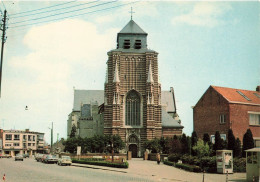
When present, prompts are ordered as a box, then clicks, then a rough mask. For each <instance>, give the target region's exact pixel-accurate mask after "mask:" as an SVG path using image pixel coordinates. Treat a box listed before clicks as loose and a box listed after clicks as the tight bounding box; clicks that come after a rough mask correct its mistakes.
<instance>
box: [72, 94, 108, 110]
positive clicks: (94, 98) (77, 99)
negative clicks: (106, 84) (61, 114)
mask: <svg viewBox="0 0 260 182" xmlns="http://www.w3.org/2000/svg"><path fill="white" fill-rule="evenodd" d="M95 102H97V104H98V105H101V104H102V103H103V102H104V90H74V103H73V111H80V107H81V104H91V103H95Z"/></svg>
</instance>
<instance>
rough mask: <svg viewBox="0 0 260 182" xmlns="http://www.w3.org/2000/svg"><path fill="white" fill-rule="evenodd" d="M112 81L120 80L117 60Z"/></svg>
mask: <svg viewBox="0 0 260 182" xmlns="http://www.w3.org/2000/svg"><path fill="white" fill-rule="evenodd" d="M113 82H115V83H117V82H120V80H119V73H118V68H117V61H116V66H115V73H114V80H113Z"/></svg>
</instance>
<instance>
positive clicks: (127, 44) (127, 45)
mask: <svg viewBox="0 0 260 182" xmlns="http://www.w3.org/2000/svg"><path fill="white" fill-rule="evenodd" d="M124 49H130V40H129V39H126V40H124Z"/></svg>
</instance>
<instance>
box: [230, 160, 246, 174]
mask: <svg viewBox="0 0 260 182" xmlns="http://www.w3.org/2000/svg"><path fill="white" fill-rule="evenodd" d="M233 171H234V172H246V158H234V160H233Z"/></svg>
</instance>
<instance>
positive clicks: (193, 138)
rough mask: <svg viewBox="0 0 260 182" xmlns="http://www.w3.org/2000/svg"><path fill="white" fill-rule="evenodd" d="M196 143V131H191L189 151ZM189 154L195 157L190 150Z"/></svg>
mask: <svg viewBox="0 0 260 182" xmlns="http://www.w3.org/2000/svg"><path fill="white" fill-rule="evenodd" d="M197 141H198V136H197V133H196V131H193V132H192V134H191V149H192V147H194V146H195V145H196V144H197ZM191 154H192V155H193V156H195V155H196V152H195V151H194V150H193V149H192V150H191Z"/></svg>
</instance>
